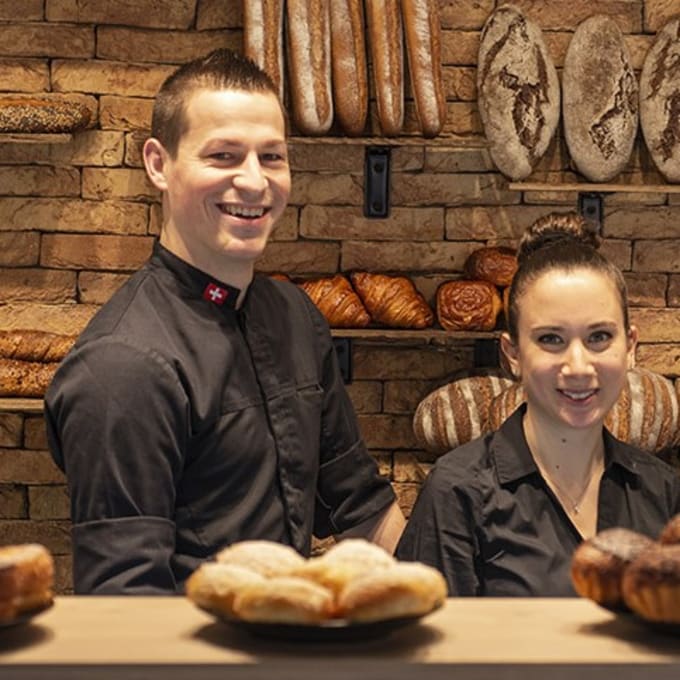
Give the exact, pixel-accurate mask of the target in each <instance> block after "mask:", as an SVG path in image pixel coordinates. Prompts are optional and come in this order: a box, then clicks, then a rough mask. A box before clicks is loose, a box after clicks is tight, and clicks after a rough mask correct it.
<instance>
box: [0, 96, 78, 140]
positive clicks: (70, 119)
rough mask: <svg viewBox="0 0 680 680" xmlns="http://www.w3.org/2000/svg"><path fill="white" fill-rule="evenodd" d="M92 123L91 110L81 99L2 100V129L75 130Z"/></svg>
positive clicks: (35, 131)
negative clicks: (72, 100) (71, 100)
mask: <svg viewBox="0 0 680 680" xmlns="http://www.w3.org/2000/svg"><path fill="white" fill-rule="evenodd" d="M89 122H90V110H89V109H88V108H87V107H86V106H85V105H84V104H81V103H79V102H69V101H65V100H58V99H40V98H31V97H24V98H17V97H8V98H7V99H0V132H15V133H21V132H28V133H64V132H74V131H76V130H80V129H81V128H84V127H86V126H87V124H88V123H89Z"/></svg>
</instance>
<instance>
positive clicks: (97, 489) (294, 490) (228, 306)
mask: <svg viewBox="0 0 680 680" xmlns="http://www.w3.org/2000/svg"><path fill="white" fill-rule="evenodd" d="M237 294H238V291H236V290H235V289H233V288H230V287H229V286H226V285H225V284H223V283H220V282H219V281H215V280H214V279H211V278H210V277H209V276H208V275H206V274H204V273H203V272H201V271H199V270H197V269H195V268H194V267H191V266H189V265H188V264H187V263H185V262H183V261H182V260H180V259H179V258H177V257H175V256H174V255H173V254H172V253H170V252H169V251H168V250H166V249H165V248H163V247H162V246H161V245H160V244H159V243H156V244H155V246H154V252H153V254H152V257H151V259H150V260H149V262H148V263H147V264H146V265H145V266H144V268H143V269H141V270H140V271H139V272H137V273H136V274H135V275H134V276H132V277H131V278H130V280H129V281H128V282H127V283H126V284H125V285H124V286H123V287H122V288H121V289H120V290H119V291H118V292H117V293H116V294H115V295H114V296H113V297H112V298H111V300H110V301H109V303H107V304H106V305H105V306H104V307H103V308H102V309H101V310H100V311H99V312H98V314H97V315H96V316H95V317H94V318H93V320H92V321H91V323H90V324H89V325H88V327H87V328H86V329H85V331H84V332H83V334H82V335H81V336H80V338H79V339H78V340H77V342H76V344H75V346H74V348H73V350H72V351H71V352H70V353H69V355H68V356H67V357H66V359H65V360H64V361H63V363H62V365H61V366H60V368H59V370H58V371H57V374H56V376H55V378H54V381H53V383H52V384H51V386H50V388H49V390H48V392H47V394H46V399H45V408H46V420H47V429H48V439H49V443H50V449H51V451H52V455H53V457H54V459H55V461H56V463H57V464H58V465H59V466H60V467H61V468H62V469H63V470H64V471H65V472H66V476H67V480H68V485H69V491H70V497H71V514H72V520H73V530H72V538H73V553H74V585H75V590H76V592H78V593H85V592H97V593H155V592H158V593H162V592H171V591H180V590H181V587H182V582H183V581H184V580H185V579H186V578H187V577H188V575H189V574H190V573H191V571H193V569H195V568H196V567H197V566H198V564H199V562H200V561H201V560H202V559H204V558H206V557H208V556H210V555H212V554H213V553H214V552H215V551H216V550H217V549H219V548H220V547H223V546H224V545H227V544H230V543H233V542H235V541H238V540H244V539H268V540H273V541H278V542H281V543H286V544H290V545H292V546H294V547H295V548H296V549H297V550H298V551H299V552H300V553H302V554H304V555H307V554H308V553H309V550H310V543H311V535H312V533H314V534H315V535H317V536H319V537H324V536H328V535H330V534H332V533H339V532H342V531H344V530H346V529H349V528H351V527H353V526H355V525H356V524H358V523H360V522H362V521H364V520H367V519H370V518H371V517H373V516H375V515H377V514H378V513H380V512H381V511H383V510H384V509H385V508H387V507H388V506H389V505H390V504H391V503H392V502H393V500H394V493H393V491H392V489H391V486H390V484H389V482H388V481H387V480H386V479H383V478H382V477H380V476H379V474H378V471H377V466H376V464H375V462H374V461H373V459H372V458H371V457H370V455H369V454H368V452H367V451H366V448H365V446H364V444H363V442H362V440H361V437H360V434H359V431H358V427H357V423H356V418H355V416H354V412H353V409H352V406H351V403H350V401H349V398H348V396H347V393H346V390H345V388H344V385H343V382H342V378H341V375H340V372H339V369H338V365H337V359H336V356H335V352H334V348H333V344H332V340H331V337H330V334H329V332H328V327H327V325H326V322H325V320H324V319H323V317H322V316H321V314H320V313H319V312H318V310H317V309H316V307H315V306H314V304H313V303H312V302H311V301H310V300H309V298H308V297H307V296H306V294H305V293H304V292H303V291H301V290H300V289H299V288H298V287H297V286H295V285H293V284H291V283H288V282H280V281H274V280H271V279H269V278H267V277H259V276H256V277H255V279H254V280H253V282H252V284H251V285H250V286H249V288H248V291H247V294H246V297H245V301H244V303H243V305H242V307H241V308H240V309H239V310H235V309H234V305H233V302H234V301H235V298H236V296H237Z"/></svg>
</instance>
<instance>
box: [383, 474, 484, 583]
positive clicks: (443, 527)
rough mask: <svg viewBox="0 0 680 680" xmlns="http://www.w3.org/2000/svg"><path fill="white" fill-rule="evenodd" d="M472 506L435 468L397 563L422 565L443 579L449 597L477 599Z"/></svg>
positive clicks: (421, 492)
mask: <svg viewBox="0 0 680 680" xmlns="http://www.w3.org/2000/svg"><path fill="white" fill-rule="evenodd" d="M472 505H473V503H472V501H471V499H470V497H469V495H468V494H467V493H465V492H464V491H463V489H462V488H460V487H456V485H455V484H454V483H453V480H452V478H451V475H450V470H447V469H446V468H443V467H441V466H439V465H437V464H436V465H435V467H434V468H433V469H432V471H431V472H430V474H429V475H428V477H427V479H426V480H425V482H424V484H423V486H422V488H421V490H420V494H419V495H418V499H417V500H416V503H415V505H414V507H413V511H412V513H411V516H410V517H409V519H408V522H407V524H406V528H405V530H404V533H403V534H402V537H401V540H400V541H399V545H398V546H397V550H396V556H397V557H398V558H399V559H401V560H409V561H418V562H424V563H425V564H428V565H430V566H432V567H435V568H436V569H439V571H440V572H441V573H442V574H443V575H444V577H445V579H446V582H447V584H448V588H449V595H451V596H472V595H480V594H481V589H482V584H481V583H480V578H479V576H478V572H477V568H476V562H477V555H478V554H479V551H478V549H477V539H476V536H475V529H474V525H475V520H474V516H475V512H474V509H473V507H472Z"/></svg>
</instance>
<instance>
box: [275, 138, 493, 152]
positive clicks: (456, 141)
mask: <svg viewBox="0 0 680 680" xmlns="http://www.w3.org/2000/svg"><path fill="white" fill-rule="evenodd" d="M288 141H289V142H290V144H355V145H364V146H441V147H456V148H471V149H484V148H487V147H488V146H489V143H488V142H487V140H486V139H485V138H484V137H479V136H472V135H469V136H468V135H465V136H463V135H439V136H438V137H432V138H425V137H417V136H415V135H414V136H412V137H409V136H403V137H340V136H338V137H299V136H295V135H293V136H291V137H289V139H288Z"/></svg>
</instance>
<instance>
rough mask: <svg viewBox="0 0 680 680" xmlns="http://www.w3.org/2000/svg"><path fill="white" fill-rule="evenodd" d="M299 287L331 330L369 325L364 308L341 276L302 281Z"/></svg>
mask: <svg viewBox="0 0 680 680" xmlns="http://www.w3.org/2000/svg"><path fill="white" fill-rule="evenodd" d="M299 286H300V288H302V290H304V291H305V293H307V295H309V297H310V298H311V299H312V302H313V303H314V304H315V305H316V306H317V307H318V308H319V311H320V312H321V313H322V314H323V315H324V316H325V317H326V321H328V325H329V326H330V327H331V328H365V327H366V326H368V324H370V323H371V317H370V316H369V314H368V312H367V311H366V308H365V307H364V305H363V303H362V302H361V300H360V299H359V297H358V296H357V294H356V293H355V292H354V290H353V289H352V286H351V285H350V283H349V281H348V280H347V278H346V277H344V276H343V275H342V274H336V275H335V276H333V277H331V278H319V279H310V280H308V281H302V282H301V283H300V284H299Z"/></svg>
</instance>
